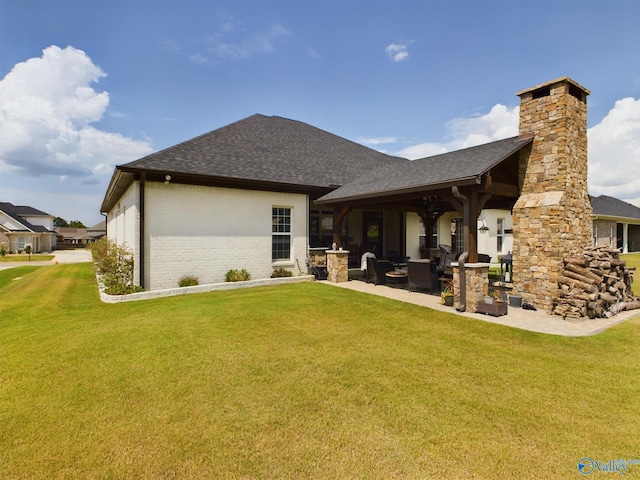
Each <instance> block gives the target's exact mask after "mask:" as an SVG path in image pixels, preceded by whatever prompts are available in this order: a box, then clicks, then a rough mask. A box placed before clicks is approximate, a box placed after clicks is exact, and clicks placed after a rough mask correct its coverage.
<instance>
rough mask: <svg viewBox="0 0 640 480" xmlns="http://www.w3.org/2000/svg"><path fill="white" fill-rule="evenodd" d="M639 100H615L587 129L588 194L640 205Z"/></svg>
mask: <svg viewBox="0 0 640 480" xmlns="http://www.w3.org/2000/svg"><path fill="white" fill-rule="evenodd" d="M638 172H640V99H634V98H630V97H629V98H623V99H622V100H618V101H617V102H616V103H615V105H614V107H613V108H612V109H611V110H610V111H609V113H608V114H607V116H606V117H604V119H602V121H601V122H600V123H599V124H598V125H595V126H594V127H592V128H590V129H589V191H590V193H591V194H592V195H596V196H597V195H609V196H612V197H616V198H619V199H621V200H625V201H628V202H630V203H634V204H635V205H638V206H640V177H639V176H638Z"/></svg>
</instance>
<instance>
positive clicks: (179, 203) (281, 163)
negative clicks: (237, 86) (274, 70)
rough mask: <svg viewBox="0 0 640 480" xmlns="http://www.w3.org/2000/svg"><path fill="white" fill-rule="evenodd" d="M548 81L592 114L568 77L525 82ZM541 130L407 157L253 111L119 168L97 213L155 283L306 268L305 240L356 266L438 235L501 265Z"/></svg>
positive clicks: (140, 275)
mask: <svg viewBox="0 0 640 480" xmlns="http://www.w3.org/2000/svg"><path fill="white" fill-rule="evenodd" d="M552 87H553V88H552ZM554 89H561V90H562V92H565V90H566V92H565V94H566V96H567V98H569V99H570V101H572V102H574V101H579V102H581V105H583V107H584V108H583V110H584V112H586V95H588V91H586V90H585V89H583V87H581V86H580V85H578V84H577V83H575V82H573V81H572V80H571V79H568V78H566V77H563V78H561V79H557V80H554V81H552V82H548V83H547V84H544V85H541V86H538V87H535V88H534V89H531V91H532V92H533V93H532V95H534V97H535V99H538V97H541V98H542V99H543V100H544V101H547V98H548V99H550V98H551V93H552V90H553V92H555V91H556V90H554ZM543 94H544V95H543ZM563 98H565V97H563ZM571 99H574V100H571ZM541 101H542V100H541ZM585 118H586V117H585ZM535 138H536V137H535V131H533V132H530V131H525V132H524V133H522V134H521V135H520V136H516V137H512V138H508V139H504V140H499V141H496V142H491V143H488V144H485V145H480V146H476V147H471V148H467V149H463V150H459V151H454V152H449V153H446V154H442V155H436V156H434V157H429V158H424V159H419V160H414V161H409V160H407V159H404V158H398V157H393V156H390V155H386V154H383V153H381V152H378V151H375V150H372V149H369V148H367V147H364V146H362V145H359V144H356V143H354V142H351V141H349V140H346V139H344V138H341V137H338V136H336V135H333V134H331V133H328V132H326V131H323V130H320V129H318V128H315V127H313V126H311V125H308V124H305V123H302V122H297V121H294V120H288V119H285V118H281V117H267V116H263V115H253V116H251V117H248V118H246V119H244V120H241V121H238V122H235V123H232V124H230V125H227V126H225V127H222V128H220V129H217V130H214V131H212V132H209V133H207V134H204V135H201V136H199V137H196V138H193V139H191V140H188V141H186V142H184V143H181V144H179V145H175V146H173V147H170V148H167V149H165V150H162V151H160V152H157V153H154V154H151V155H149V156H147V157H144V158H141V159H139V160H136V161H134V162H131V163H128V164H125V165H119V166H117V167H116V169H115V171H114V174H113V177H112V179H111V182H110V184H109V186H108V189H107V191H106V193H105V197H104V200H103V203H102V206H101V212H103V213H105V214H107V236H108V237H109V238H110V239H112V240H115V241H116V242H117V243H118V244H125V245H126V246H127V247H128V248H129V249H130V250H131V251H132V252H133V254H134V260H135V265H136V270H135V282H136V283H137V284H139V285H141V286H143V287H144V288H145V289H148V290H157V289H162V288H173V287H176V286H177V285H178V282H179V280H180V278H181V277H183V276H185V275H190V276H196V277H198V279H199V280H200V283H216V282H222V281H223V280H224V274H225V273H226V272H227V271H228V270H230V269H243V268H244V269H247V270H248V271H249V272H250V273H251V274H252V277H253V278H256V279H257V278H267V277H269V276H270V275H271V273H272V272H273V270H274V269H276V268H279V267H283V268H286V269H289V270H291V271H293V272H294V273H297V272H298V271H304V272H306V260H307V258H308V247H329V246H331V244H332V243H334V242H335V243H337V244H338V245H340V246H343V247H345V248H346V249H347V250H349V251H350V252H351V253H350V255H349V261H350V263H351V266H353V267H356V266H359V259H360V255H361V254H362V253H363V252H365V251H373V252H375V253H376V255H378V256H379V257H391V256H392V255H398V256H400V257H406V256H409V257H411V258H420V257H421V256H427V255H430V254H432V253H433V251H431V252H430V251H429V249H433V248H434V247H437V246H438V245H439V244H446V245H450V246H452V249H453V250H454V251H457V252H462V251H463V249H468V250H467V251H468V253H469V256H468V261H469V262H470V263H473V262H478V259H479V258H481V256H480V254H484V255H488V256H490V257H491V261H492V263H498V262H499V260H500V257H501V256H502V255H505V254H506V253H508V252H511V251H512V249H513V248H514V235H513V232H514V222H513V218H512V215H511V211H512V209H513V208H514V205H515V204H516V201H517V200H518V199H519V198H520V195H521V192H522V180H523V179H522V176H523V175H524V173H523V172H525V171H526V168H525V167H523V165H525V164H526V162H528V159H529V158H530V155H531V151H532V146H533V144H534V139H535ZM542 195H545V192H543V193H542ZM425 225H426V227H425Z"/></svg>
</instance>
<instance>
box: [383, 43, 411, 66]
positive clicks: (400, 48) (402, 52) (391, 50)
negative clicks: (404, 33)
mask: <svg viewBox="0 0 640 480" xmlns="http://www.w3.org/2000/svg"><path fill="white" fill-rule="evenodd" d="M410 43H411V42H409V43H391V44H389V45H387V48H385V52H387V55H388V56H389V58H391V60H393V61H394V62H401V61H403V60H406V59H407V58H409V44H410Z"/></svg>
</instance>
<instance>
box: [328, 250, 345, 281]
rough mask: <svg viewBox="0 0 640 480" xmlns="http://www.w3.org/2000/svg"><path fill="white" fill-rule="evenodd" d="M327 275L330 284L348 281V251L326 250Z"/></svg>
mask: <svg viewBox="0 0 640 480" xmlns="http://www.w3.org/2000/svg"><path fill="white" fill-rule="evenodd" d="M327 273H328V274H329V276H328V277H327V280H328V281H330V282H333V283H341V282H348V281H349V250H327Z"/></svg>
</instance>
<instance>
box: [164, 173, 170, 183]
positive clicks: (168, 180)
mask: <svg viewBox="0 0 640 480" xmlns="http://www.w3.org/2000/svg"><path fill="white" fill-rule="evenodd" d="M170 181H171V175H165V176H164V184H165V185H168V184H169V182H170Z"/></svg>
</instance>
